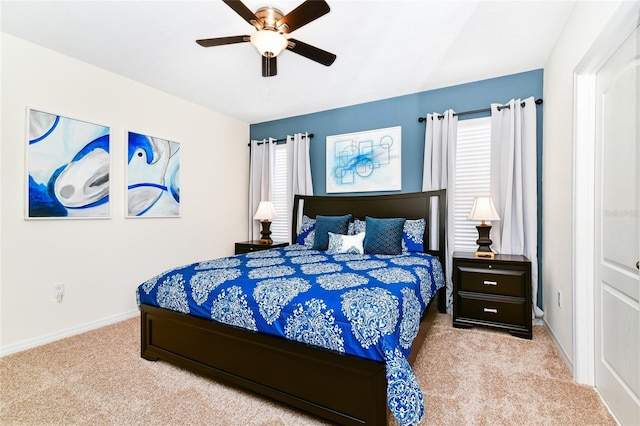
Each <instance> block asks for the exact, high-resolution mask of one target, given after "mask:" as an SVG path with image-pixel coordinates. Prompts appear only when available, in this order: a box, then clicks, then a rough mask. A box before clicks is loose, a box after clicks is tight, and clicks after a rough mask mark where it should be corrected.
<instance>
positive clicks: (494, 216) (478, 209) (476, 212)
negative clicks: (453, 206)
mask: <svg viewBox="0 0 640 426" xmlns="http://www.w3.org/2000/svg"><path fill="white" fill-rule="evenodd" d="M467 220H480V221H482V223H481V224H480V225H477V226H476V229H477V230H478V240H477V241H476V243H477V244H478V250H477V251H476V257H479V258H485V259H493V258H494V253H493V251H491V243H492V242H493V241H491V238H489V232H491V225H487V224H486V223H485V221H486V220H500V216H498V212H496V208H495V206H494V205H493V200H492V199H491V197H475V198H474V199H473V207H471V213H469V217H468V218H467Z"/></svg>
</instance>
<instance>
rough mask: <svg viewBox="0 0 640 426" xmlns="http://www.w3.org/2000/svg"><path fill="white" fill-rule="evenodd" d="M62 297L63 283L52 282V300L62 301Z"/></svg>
mask: <svg viewBox="0 0 640 426" xmlns="http://www.w3.org/2000/svg"><path fill="white" fill-rule="evenodd" d="M63 298H64V284H62V283H60V284H54V285H53V300H55V301H56V302H58V303H62V299H63Z"/></svg>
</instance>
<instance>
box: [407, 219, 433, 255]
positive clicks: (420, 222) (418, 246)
mask: <svg viewBox="0 0 640 426" xmlns="http://www.w3.org/2000/svg"><path fill="white" fill-rule="evenodd" d="M426 225H427V221H426V220H424V218H422V219H413V220H412V219H407V221H406V222H405V223H404V228H403V230H402V251H403V252H410V251H417V252H423V251H424V228H425V226H426Z"/></svg>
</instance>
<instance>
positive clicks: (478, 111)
mask: <svg viewBox="0 0 640 426" xmlns="http://www.w3.org/2000/svg"><path fill="white" fill-rule="evenodd" d="M524 104H525V102H524V101H522V102H521V103H520V106H522V107H523V106H524ZM541 104H542V99H536V105H541ZM503 108H507V109H509V108H510V107H509V105H508V104H507V105H500V106H498V111H500V110H501V109H503ZM490 111H491V108H483V109H474V110H473V111H462V112H455V113H454V114H453V115H470V114H478V113H480V112H490ZM443 117H444V115H439V116H438V119H440V120H442V118H443ZM423 121H427V117H418V122H419V123H422V122H423Z"/></svg>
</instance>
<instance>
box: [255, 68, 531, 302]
mask: <svg viewBox="0 0 640 426" xmlns="http://www.w3.org/2000/svg"><path fill="white" fill-rule="evenodd" d="M469 66H472V65H471V64H470V65H469ZM543 77H544V76H543V70H542V69H538V70H533V71H528V72H523V73H519V74H512V75H507V76H503V77H496V78H492V79H488V80H481V81H476V82H473V83H466V84H461V85H457V86H450V87H444V88H441V89H436V90H429V91H426V92H420V93H415V94H411V95H405V96H398V97H395V98H390V99H382V100H379V101H374V102H368V103H364V104H358V105H353V106H348V107H343V108H337V109H332V110H327V111H320V112H316V113H312V114H306V115H300V116H296V117H289V118H283V119H280V120H274V121H267V122H264V123H257V124H252V125H251V126H250V136H251V139H257V140H261V139H265V138H268V137H274V138H278V139H280V138H284V137H285V136H286V135H292V134H294V133H300V132H309V133H313V134H314V138H313V139H312V141H311V148H310V157H311V175H312V179H313V193H314V194H315V195H326V177H325V169H326V152H325V140H326V137H327V136H331V135H339V134H342V133H352V132H361V131H366V130H374V129H380V128H384V127H393V126H402V154H401V155H402V191H396V192H419V191H422V168H423V167H422V163H423V158H424V132H425V123H424V122H422V123H419V122H418V117H424V116H426V115H427V113H430V112H437V113H442V112H444V111H445V110H447V109H453V110H454V111H456V112H463V111H473V110H478V109H484V108H489V107H490V105H491V104H492V103H500V104H503V103H506V102H508V101H509V100H511V99H514V98H521V99H525V98H528V97H529V96H533V97H534V98H535V99H542V95H543ZM309 101H310V102H313V99H310V100H309ZM542 107H543V105H538V106H537V112H538V114H537V121H538V122H537V136H538V144H537V145H538V149H537V153H538V155H537V170H538V277H539V278H538V305H540V307H542V300H543V295H542V275H541V270H542V252H541V248H542V220H543V218H542V194H541V191H542ZM488 115H490V113H489V112H486V113H479V114H474V115H464V116H461V117H459V119H460V120H464V119H469V118H477V117H482V116H488ZM373 194H375V193H372V192H369V193H367V195H373ZM348 195H358V194H354V193H349V194H348Z"/></svg>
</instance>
